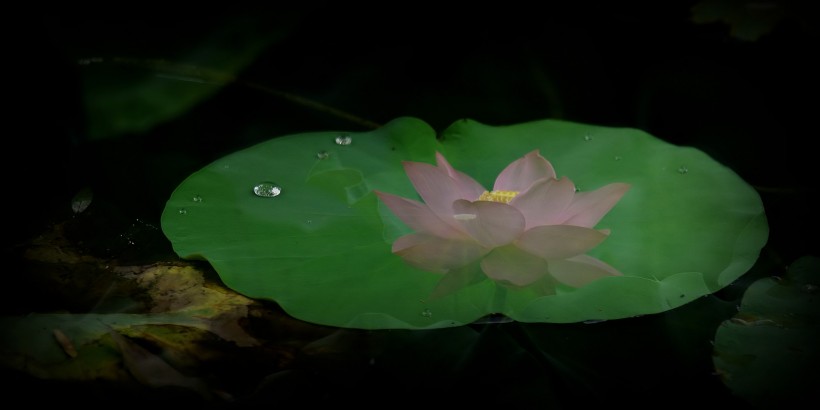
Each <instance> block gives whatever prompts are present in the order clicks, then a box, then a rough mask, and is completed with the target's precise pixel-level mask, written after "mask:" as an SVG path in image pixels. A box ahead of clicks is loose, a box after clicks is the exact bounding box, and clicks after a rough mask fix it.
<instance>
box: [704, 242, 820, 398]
mask: <svg viewBox="0 0 820 410" xmlns="http://www.w3.org/2000/svg"><path fill="white" fill-rule="evenodd" d="M818 284H820V258H818V257H815V256H804V257H801V258H799V259H797V260H796V261H794V262H793V263H792V264H791V265H790V266H789V270H788V272H787V273H786V275H785V276H784V277H782V278H763V279H758V280H757V281H755V282H754V283H752V284H751V285H750V286H749V288H748V289H747V290H746V293H745V294H744V295H743V300H742V302H741V304H740V306H739V308H738V312H737V314H736V315H735V316H734V317H733V318H731V319H729V320H727V321H725V322H723V324H722V325H721V326H720V328H718V330H717V333H716V334H715V349H714V350H715V352H714V355H713V361H714V364H715V368H716V369H717V372H718V374H720V375H721V378H722V380H723V382H724V384H726V386H728V387H729V388H730V389H732V391H733V392H734V393H735V394H736V395H738V396H739V397H742V398H744V399H746V400H747V401H749V402H750V403H752V404H754V405H755V406H756V407H759V408H775V407H781V406H785V405H787V403H794V404H800V403H805V402H806V400H810V399H811V398H812V396H813V394H814V388H815V386H816V381H817V380H818V377H820V370H818V369H819V368H820V354H818V350H817V346H818V345H820V327H818V323H820V314H818V312H820V310H818V309H817V308H818V306H817V304H818V297H817V294H818Z"/></svg>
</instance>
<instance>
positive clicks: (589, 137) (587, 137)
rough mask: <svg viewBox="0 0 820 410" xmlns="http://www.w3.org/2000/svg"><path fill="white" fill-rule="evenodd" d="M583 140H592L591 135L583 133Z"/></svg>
mask: <svg viewBox="0 0 820 410" xmlns="http://www.w3.org/2000/svg"><path fill="white" fill-rule="evenodd" d="M584 141H592V135H584Z"/></svg>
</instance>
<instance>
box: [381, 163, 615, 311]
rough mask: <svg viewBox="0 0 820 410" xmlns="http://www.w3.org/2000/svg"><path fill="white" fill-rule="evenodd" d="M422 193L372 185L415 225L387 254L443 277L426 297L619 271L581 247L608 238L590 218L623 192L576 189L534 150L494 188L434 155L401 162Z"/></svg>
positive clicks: (548, 289) (571, 281) (545, 288)
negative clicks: (484, 283) (409, 194)
mask: <svg viewBox="0 0 820 410" xmlns="http://www.w3.org/2000/svg"><path fill="white" fill-rule="evenodd" d="M404 170H405V172H406V174H407V176H408V177H409V179H410V181H411V183H412V184H413V187H414V188H415V189H416V191H417V192H418V194H419V196H420V197H421V199H422V200H423V201H424V202H423V203H422V202H419V201H416V200H413V199H408V198H403V197H399V196H396V195H393V194H389V193H385V192H381V191H375V193H376V195H378V197H379V199H381V201H382V202H383V203H384V204H385V205H386V206H387V207H388V208H389V209H390V210H391V211H392V212H393V213H394V214H395V215H396V216H397V217H398V218H399V219H400V220H401V221H402V222H404V223H405V224H406V225H407V226H408V227H410V228H411V229H413V230H414V231H415V232H413V233H410V234H407V235H404V236H401V237H399V238H398V239H397V240H396V241H395V242H394V243H393V245H392V251H393V253H395V254H396V255H399V256H400V257H401V258H402V259H404V260H405V261H406V262H407V263H409V264H410V265H412V266H414V267H417V268H420V269H423V270H426V271H431V272H437V273H440V274H443V275H444V276H443V278H442V279H441V280H440V281H439V283H438V285H437V287H436V288H435V289H434V290H433V293H432V295H431V296H432V297H441V296H445V295H447V294H450V293H453V292H455V291H458V290H460V289H461V288H463V287H466V286H469V285H471V284H473V283H477V282H479V281H481V280H484V279H485V278H489V279H491V280H493V281H495V282H496V283H497V284H499V285H502V286H504V287H508V288H525V287H526V288H531V289H534V290H536V291H537V292H538V293H541V294H552V293H554V289H555V286H556V282H558V283H561V284H564V285H567V286H570V287H575V288H577V287H581V286H584V285H586V284H587V283H590V282H592V281H594V280H596V279H598V278H602V277H605V276H615V275H621V273H620V272H619V271H618V270H617V269H615V268H613V267H612V266H610V265H608V264H606V263H605V262H603V261H601V260H599V259H596V258H594V257H592V256H589V255H586V253H587V252H588V251H589V250H591V249H593V248H594V247H596V246H597V245H598V244H600V243H601V242H603V241H604V239H606V238H607V236H608V235H609V231H608V230H605V229H595V225H596V224H597V223H598V222H599V221H600V220H601V218H603V216H604V215H606V213H607V212H609V210H610V209H612V207H613V206H615V204H616V203H617V202H618V201H619V200H620V199H621V197H622V196H623V195H624V194H625V193H626V192H627V191H628V190H629V187H630V186H629V185H628V184H625V183H611V184H609V185H606V186H603V187H601V188H599V189H597V190H594V191H588V192H576V190H575V184H574V183H573V182H572V181H571V180H570V179H569V178H567V177H561V178H558V177H557V175H556V173H555V169H554V168H553V166H552V164H551V163H550V162H549V161H548V160H547V159H545V158H544V157H542V156H541V155H540V153H539V151H538V150H533V151H531V152H529V153H527V154H526V155H524V156H523V157H521V158H519V159H517V160H515V161H513V162H512V163H510V164H509V165H507V167H506V168H505V169H504V170H503V171H501V173H500V174H499V175H498V177H497V178H496V180H495V184H494V185H493V188H492V190H489V191H488V190H486V189H485V188H484V187H483V186H482V185H481V184H480V183H478V182H477V181H476V180H474V179H473V178H472V177H470V176H469V175H467V174H465V173H462V172H460V171H458V170H456V169H454V168H453V167H452V166H451V165H450V163H449V162H447V160H446V159H445V158H444V156H443V155H441V153H436V165H435V166H433V165H431V164H426V163H421V162H409V161H408V162H404Z"/></svg>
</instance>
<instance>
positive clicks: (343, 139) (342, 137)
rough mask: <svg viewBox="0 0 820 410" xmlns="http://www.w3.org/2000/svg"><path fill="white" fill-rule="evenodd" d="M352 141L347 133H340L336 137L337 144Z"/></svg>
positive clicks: (347, 143)
mask: <svg viewBox="0 0 820 410" xmlns="http://www.w3.org/2000/svg"><path fill="white" fill-rule="evenodd" d="M351 142H353V138H352V137H351V136H350V135H347V134H340V135H339V136H338V137H336V144H338V145H350V143H351Z"/></svg>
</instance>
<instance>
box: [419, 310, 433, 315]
mask: <svg viewBox="0 0 820 410" xmlns="http://www.w3.org/2000/svg"><path fill="white" fill-rule="evenodd" d="M421 315H422V316H424V317H432V316H433V312H431V311H430V309H424V310H422V311H421Z"/></svg>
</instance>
